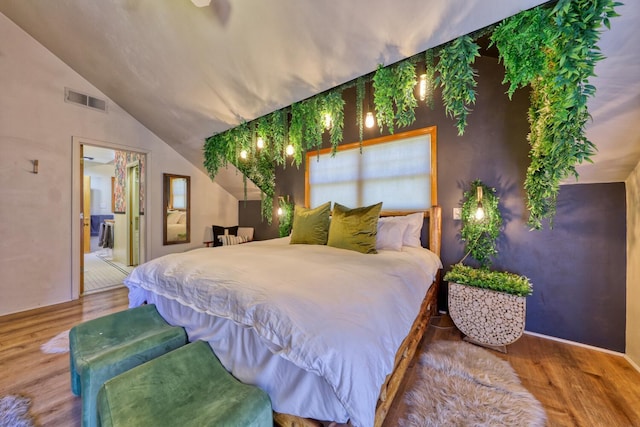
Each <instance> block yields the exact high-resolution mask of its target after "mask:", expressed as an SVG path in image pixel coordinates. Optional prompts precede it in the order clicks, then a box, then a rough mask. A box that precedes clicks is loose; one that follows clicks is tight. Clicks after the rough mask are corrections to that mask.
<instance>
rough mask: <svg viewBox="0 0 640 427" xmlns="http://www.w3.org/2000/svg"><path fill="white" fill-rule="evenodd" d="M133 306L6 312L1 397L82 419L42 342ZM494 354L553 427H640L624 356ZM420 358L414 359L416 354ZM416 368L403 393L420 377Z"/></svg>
mask: <svg viewBox="0 0 640 427" xmlns="http://www.w3.org/2000/svg"><path fill="white" fill-rule="evenodd" d="M126 307H127V290H126V289H115V290H111V291H106V292H102V293H98V294H93V295H88V296H86V297H84V298H82V299H81V300H79V301H73V302H69V303H64V304H59V305H56V306H51V307H45V308H41V309H37V310H32V311H29V312H24V313H18V314H12V315H9V316H3V317H0V372H1V373H2V374H1V375H0V396H3V395H6V394H23V395H26V396H29V397H31V398H32V400H33V403H32V407H31V412H32V413H33V414H34V415H35V416H36V418H37V420H38V423H39V425H42V426H79V425H80V398H78V397H75V396H73V395H72V394H71V390H70V385H69V355H68V353H65V354H43V353H41V352H40V345H41V344H43V343H45V342H46V341H48V340H49V339H50V338H52V337H54V336H55V335H57V334H58V333H60V332H62V331H64V330H66V329H69V328H71V327H72V326H73V325H75V324H77V323H79V322H82V321H85V320H89V319H93V318H96V317H99V316H102V315H105V314H108V313H111V312H114V311H119V310H123V309H125V308H126ZM437 340H460V333H459V332H458V331H457V330H456V329H455V327H454V326H453V324H452V323H451V319H450V318H449V317H447V316H442V317H439V318H436V319H433V320H432V324H431V326H429V328H428V330H427V334H426V335H425V339H424V340H423V342H422V344H421V348H422V350H424V349H427V348H428V346H429V343H431V342H434V341H437ZM508 351H509V353H508V354H506V355H502V354H500V353H497V352H493V353H494V354H496V355H498V356H499V357H502V358H504V359H506V360H508V361H509V362H510V363H511V365H512V366H513V368H514V369H515V370H516V372H517V373H518V375H519V376H520V379H521V380H522V383H523V385H524V386H525V387H526V388H527V389H528V390H529V391H530V392H531V393H532V394H533V395H534V396H535V397H536V398H537V399H538V400H539V401H540V402H541V403H542V404H543V405H544V407H545V410H546V411H547V417H548V419H549V423H548V425H549V426H554V427H555V426H585V427H587V426H589V427H591V426H640V373H639V372H637V371H636V370H634V369H633V367H631V366H630V365H629V363H628V362H627V361H626V360H625V359H624V358H622V357H619V356H616V355H612V354H608V353H604V352H599V351H594V350H590V349H586V348H582V347H578V346H573V345H569V344H564V343H560V342H556V341H551V340H547V339H543V338H539V337H534V336H529V335H525V336H523V337H522V338H521V339H520V340H518V341H517V342H516V343H515V344H512V345H510V346H509V348H508ZM414 363H415V361H414ZM412 372H413V369H412V368H409V375H408V376H407V378H406V379H405V381H404V383H403V385H402V386H401V389H400V394H399V395H401V394H402V393H403V391H404V390H405V389H407V388H408V387H410V386H411V383H412V382H413V381H414V376H413V375H412ZM405 411H406V406H405V404H404V402H403V400H402V398H398V399H396V402H394V404H393V405H392V407H391V410H390V412H389V415H388V416H387V420H386V421H385V424H384V426H386V427H392V426H397V425H398V421H399V420H400V419H402V418H403V416H404V414H405Z"/></svg>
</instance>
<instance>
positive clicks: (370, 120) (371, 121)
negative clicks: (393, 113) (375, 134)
mask: <svg viewBox="0 0 640 427" xmlns="http://www.w3.org/2000/svg"><path fill="white" fill-rule="evenodd" d="M375 124H376V121H375V119H374V118H373V113H372V112H371V111H369V112H368V113H367V116H366V117H365V119H364V125H365V126H366V127H367V128H369V129H371V128H372V127H373V126H374V125H375Z"/></svg>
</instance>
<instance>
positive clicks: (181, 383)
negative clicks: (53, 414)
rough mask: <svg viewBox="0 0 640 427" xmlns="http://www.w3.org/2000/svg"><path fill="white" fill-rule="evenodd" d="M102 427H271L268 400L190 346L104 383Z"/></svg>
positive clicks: (205, 348)
mask: <svg viewBox="0 0 640 427" xmlns="http://www.w3.org/2000/svg"><path fill="white" fill-rule="evenodd" d="M98 418H99V419H100V425H101V426H102V427H136V426H164V427H170V426H176V427H189V426H191V427H206V426H230V427H231V426H233V427H236V426H242V427H262V426H264V427H272V426H273V413H272V411H271V402H270V400H269V396H267V394H266V393H265V392H264V391H262V390H260V389H259V388H257V387H254V386H251V385H247V384H243V383H241V382H239V381H238V380H237V379H235V378H234V377H233V376H232V375H231V374H229V373H228V372H227V371H226V370H225V368H224V367H223V366H222V364H221V363H220V362H219V361H218V358H217V357H216V356H215V355H214V354H213V351H212V350H211V347H209V344H207V343H206V342H204V341H195V342H193V343H191V344H187V345H186V346H184V347H181V348H179V349H177V350H174V351H172V352H170V353H167V354H165V355H164V356H160V357H158V358H157V359H154V360H152V361H150V362H147V363H145V364H143V365H140V366H138V367H136V368H133V369H131V370H130V371H127V372H125V373H123V374H120V375H118V376H117V377H114V378H112V379H110V380H109V381H107V382H105V383H104V385H103V386H102V388H101V389H100V393H99V394H98Z"/></svg>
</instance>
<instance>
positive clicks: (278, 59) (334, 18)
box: [0, 0, 640, 198]
mask: <svg viewBox="0 0 640 427" xmlns="http://www.w3.org/2000/svg"><path fill="white" fill-rule="evenodd" d="M543 2H544V1H542V0H520V1H518V2H514V1H511V0H403V1H399V2H396V1H389V0H385V1H383V0H374V1H371V0H350V1H338V0H333V1H327V0H323V1H299V0H269V1H247V0H244V1H241V0H235V1H234V0H212V2H211V5H209V6H207V7H203V8H197V7H195V6H194V5H193V4H192V3H191V1H189V0H171V1H169V0H164V1H157V0H109V1H107V0H101V1H86V0H50V1H46V0H0V12H2V13H3V14H5V15H6V16H7V17H8V18H9V19H11V20H12V21H14V22H15V23H16V24H18V25H19V26H20V27H22V28H23V29H24V30H25V31H26V32H27V33H29V34H30V35H31V36H32V37H34V38H35V39H36V40H38V41H39V42H40V43H41V44H43V45H44V46H45V47H46V48H48V49H49V50H50V51H51V52H53V53H54V54H55V55H56V56H58V57H59V58H61V59H62V60H63V61H64V62H65V63H67V64H68V65H69V66H71V68H73V69H74V70H76V71H77V72H78V73H79V74H80V75H82V76H83V77H84V78H86V79H87V80H88V81H89V82H91V83H92V84H93V85H95V86H96V87H97V88H98V89H100V90H101V91H102V92H104V93H105V94H106V95H107V96H108V97H109V98H111V99H112V100H113V101H114V102H116V103H117V104H119V105H120V106H121V107H122V108H124V109H125V110H127V111H128V112H129V113H130V114H131V115H132V116H134V117H135V118H136V119H137V120H139V121H140V122H141V123H142V124H143V125H145V126H146V127H147V128H149V129H150V130H151V131H153V132H154V133H155V134H156V135H158V136H159V137H160V138H161V139H163V140H164V141H165V142H167V143H168V144H169V145H171V146H172V147H174V148H175V149H176V151H178V152H179V153H181V154H182V155H183V156H185V157H186V158H187V159H189V160H190V161H191V162H192V163H193V164H195V165H196V166H198V167H199V168H201V169H202V168H203V167H202V161H203V158H202V146H203V141H204V138H206V137H207V136H209V135H212V134H213V133H216V132H220V131H224V130H226V129H228V128H230V127H233V126H235V125H236V124H238V123H240V122H241V121H242V120H251V119H254V118H256V117H259V116H261V115H264V114H267V113H269V112H271V111H274V110H276V109H279V108H282V107H285V106H287V105H290V104H291V103H293V102H296V101H299V100H301V99H305V98H307V97H309V96H312V95H314V94H316V93H319V92H322V91H324V90H326V89H329V88H331V87H334V86H336V85H339V84H341V83H344V82H347V81H350V80H352V79H354V78H356V77H358V76H360V75H364V74H367V73H369V72H371V71H373V70H375V68H376V66H377V64H378V63H384V64H390V63H393V62H396V61H398V60H400V59H402V58H405V57H407V56H411V55H413V54H415V53H418V52H421V51H424V50H426V49H428V48H430V47H433V46H437V45H439V44H441V43H443V42H446V41H448V40H451V39H453V38H455V37H457V36H460V35H462V34H466V33H469V32H471V31H474V30H476V29H479V28H482V27H484V26H486V25H489V24H491V23H494V22H497V21H499V20H501V19H502V18H505V17H507V16H510V15H513V14H515V13H517V12H519V11H520V10H522V9H527V8H530V7H533V6H535V5H537V4H540V3H543ZM627 3H628V4H626V5H624V6H621V7H620V8H619V9H618V11H619V12H620V13H622V15H623V16H622V17H620V18H615V19H614V20H613V21H612V30H611V31H608V32H606V33H605V34H604V35H603V40H602V47H603V51H604V54H605V55H607V56H608V59H607V60H605V61H604V62H603V63H601V64H600V65H599V66H598V68H597V72H598V75H599V77H598V78H597V79H595V83H596V87H598V92H597V96H596V99H594V100H593V102H592V103H591V104H590V107H591V112H592V115H593V119H594V120H593V122H592V123H590V124H589V127H588V136H589V137H590V138H591V140H592V141H593V142H594V143H595V144H596V145H597V146H598V148H599V153H598V155H597V156H596V157H595V158H594V164H593V165H585V166H581V167H580V168H579V171H580V174H581V176H580V182H610V181H623V180H625V179H626V178H627V176H628V175H629V173H630V172H631V170H632V169H633V167H634V166H635V165H636V164H637V163H638V161H639V160H640V132H639V130H640V129H639V127H640V125H639V123H640V113H639V112H640V79H639V78H638V76H640V56H639V55H638V48H637V46H639V45H640V37H639V34H640V32H636V31H634V30H633V26H634V25H635V23H636V22H640V2H638V1H635V0H633V1H631V0H630V1H628V2H627ZM634 46H636V47H635V48H634ZM216 180H217V181H218V182H219V183H220V184H221V185H223V186H224V187H225V188H226V189H227V190H229V191H230V192H231V193H232V194H234V195H235V196H236V197H239V198H241V197H242V194H243V191H242V182H241V179H240V178H239V177H238V176H237V174H235V173H234V172H233V171H227V172H226V173H222V174H220V175H219V176H218V177H216ZM254 190H255V189H254ZM251 195H252V196H253V197H251V198H255V197H256V195H257V193H256V192H255V191H253V192H252V193H251Z"/></svg>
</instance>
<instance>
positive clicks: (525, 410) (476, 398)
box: [401, 341, 546, 427]
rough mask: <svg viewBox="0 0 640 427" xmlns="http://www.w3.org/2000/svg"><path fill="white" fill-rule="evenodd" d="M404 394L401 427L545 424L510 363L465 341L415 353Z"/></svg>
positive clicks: (443, 343)
mask: <svg viewBox="0 0 640 427" xmlns="http://www.w3.org/2000/svg"><path fill="white" fill-rule="evenodd" d="M416 368H417V370H418V371H417V380H416V382H415V384H414V386H413V388H412V389H411V390H409V391H408V392H407V393H406V394H405V400H406V402H407V404H408V405H409V410H408V416H407V417H406V418H405V419H403V420H402V421H401V426H404V427H427V426H434V427H436V426H474V427H476V426H530V427H537V426H544V425H545V422H546V414H545V411H544V409H543V407H542V405H541V404H540V402H538V401H537V400H536V399H535V398H534V397H533V396H532V395H531V393H529V392H528V391H527V390H526V389H525V388H524V387H523V386H522V385H521V384H520V379H519V378H518V375H517V374H516V373H515V371H514V370H513V368H512V367H511V365H510V364H509V363H508V362H507V361H505V360H502V359H500V358H499V357H497V356H495V355H493V354H491V353H490V352H489V351H488V350H484V349H481V348H479V347H476V346H474V345H472V344H467V343H464V342H452V341H439V342H436V343H434V344H431V345H429V347H428V349H427V351H426V352H425V353H424V354H423V355H422V356H421V357H420V362H419V365H418V366H416Z"/></svg>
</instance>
